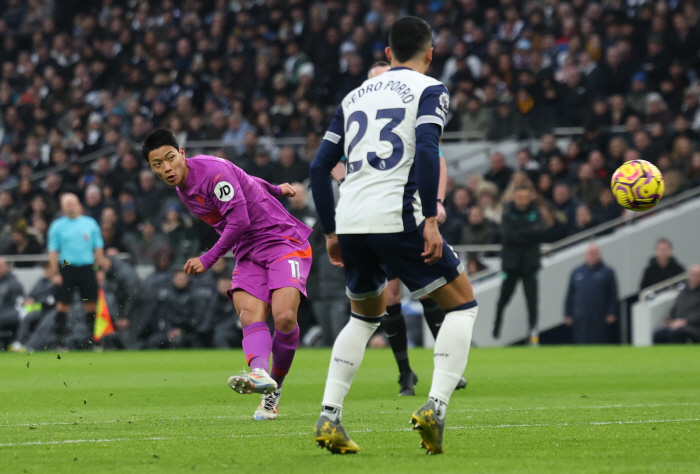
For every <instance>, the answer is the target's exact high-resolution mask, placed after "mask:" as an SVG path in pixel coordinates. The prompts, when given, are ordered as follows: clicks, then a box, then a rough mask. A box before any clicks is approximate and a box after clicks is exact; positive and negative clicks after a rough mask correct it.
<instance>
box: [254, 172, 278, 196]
mask: <svg viewBox="0 0 700 474" xmlns="http://www.w3.org/2000/svg"><path fill="white" fill-rule="evenodd" d="M248 176H250V177H251V178H252V179H253V181H255V182H256V183H258V184H259V185H260V186H262V188H263V189H264V190H265V191H267V192H268V193H270V194H272V195H273V196H277V197H279V196H284V195H285V194H284V190H283V189H282V186H276V185H274V184H271V183H268V182H267V181H265V180H264V179H262V178H258V177H257V176H251V175H248Z"/></svg>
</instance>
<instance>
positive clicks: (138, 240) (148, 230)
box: [124, 220, 169, 265]
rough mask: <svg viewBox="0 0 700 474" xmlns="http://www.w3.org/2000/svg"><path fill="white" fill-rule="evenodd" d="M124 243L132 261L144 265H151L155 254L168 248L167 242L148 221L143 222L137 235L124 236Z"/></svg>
mask: <svg viewBox="0 0 700 474" xmlns="http://www.w3.org/2000/svg"><path fill="white" fill-rule="evenodd" d="M124 243H125V244H126V246H127V247H128V248H129V252H130V253H131V257H132V260H133V261H134V262H138V263H140V264H144V265H148V264H153V255H154V254H155V252H156V251H158V250H161V249H164V248H168V247H169V246H168V240H167V239H166V238H165V236H163V234H161V233H160V232H158V230H157V229H156V226H155V225H154V224H153V223H152V222H151V221H149V220H144V221H143V223H142V224H141V232H140V233H139V234H137V235H135V236H133V235H126V236H125V237H124Z"/></svg>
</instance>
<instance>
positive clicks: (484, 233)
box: [455, 205, 497, 245]
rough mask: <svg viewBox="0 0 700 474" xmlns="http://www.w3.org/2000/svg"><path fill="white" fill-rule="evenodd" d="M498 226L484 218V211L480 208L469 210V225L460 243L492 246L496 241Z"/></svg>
mask: <svg viewBox="0 0 700 474" xmlns="http://www.w3.org/2000/svg"><path fill="white" fill-rule="evenodd" d="M496 232H497V229H496V226H495V225H494V223H493V222H491V221H490V220H488V219H486V218H485V217H484V210H483V209H482V208H481V207H480V206H478V205H477V206H472V207H470V208H469V218H468V221H467V225H465V226H464V228H463V229H462V235H461V238H460V239H459V241H455V243H459V244H460V245H484V244H492V243H494V242H495V240H496Z"/></svg>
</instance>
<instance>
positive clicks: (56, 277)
mask: <svg viewBox="0 0 700 474" xmlns="http://www.w3.org/2000/svg"><path fill="white" fill-rule="evenodd" d="M51 280H52V281H53V284H54V285H56V286H63V277H62V276H61V274H60V273H56V274H55V275H54V276H52V277H51Z"/></svg>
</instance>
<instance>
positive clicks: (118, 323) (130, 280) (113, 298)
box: [101, 250, 146, 349]
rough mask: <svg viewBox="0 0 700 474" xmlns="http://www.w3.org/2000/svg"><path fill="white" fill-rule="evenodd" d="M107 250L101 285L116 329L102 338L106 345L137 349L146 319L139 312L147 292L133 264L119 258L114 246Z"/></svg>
mask: <svg viewBox="0 0 700 474" xmlns="http://www.w3.org/2000/svg"><path fill="white" fill-rule="evenodd" d="M108 254H111V255H109V256H108V258H107V260H108V262H109V263H107V264H106V265H105V269H104V270H105V280H104V283H103V288H104V290H105V295H106V298H107V305H108V307H109V308H110V316H111V317H112V320H113V321H114V328H115V333H114V334H110V335H108V336H105V337H104V338H103V339H102V341H101V342H102V344H103V346H105V347H110V346H113V347H116V348H125V349H136V348H139V347H140V346H141V342H140V338H141V337H142V334H143V332H144V326H145V323H146V321H145V320H144V319H145V318H144V315H143V314H142V313H141V312H140V310H141V309H142V307H143V305H144V303H145V300H146V295H145V294H144V292H143V290H142V289H141V285H142V282H141V279H140V278H139V276H138V274H137V273H136V269H135V268H134V267H133V265H131V264H130V263H128V262H127V261H124V260H121V259H120V258H118V257H117V256H116V255H115V251H114V250H110V251H108Z"/></svg>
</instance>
